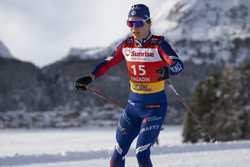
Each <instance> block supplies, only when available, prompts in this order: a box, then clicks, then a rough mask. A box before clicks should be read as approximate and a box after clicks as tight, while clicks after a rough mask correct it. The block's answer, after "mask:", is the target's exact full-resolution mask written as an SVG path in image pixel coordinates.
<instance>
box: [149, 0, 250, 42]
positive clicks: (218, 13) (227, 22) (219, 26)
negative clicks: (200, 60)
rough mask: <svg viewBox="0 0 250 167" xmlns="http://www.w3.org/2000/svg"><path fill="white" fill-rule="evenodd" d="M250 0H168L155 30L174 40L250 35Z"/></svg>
mask: <svg viewBox="0 0 250 167" xmlns="http://www.w3.org/2000/svg"><path fill="white" fill-rule="evenodd" d="M249 8H250V3H249V0H232V1H230V3H229V2H228V1H227V0H221V1H218V0H204V1H199V0H192V1H190V0H175V1H170V0H167V1H166V2H165V3H164V4H162V5H161V8H160V10H159V13H158V14H157V15H156V17H155V20H154V24H153V30H154V32H160V33H161V34H164V35H165V34H167V36H168V37H169V38H171V39H172V40H177V39H189V40H190V39H192V40H216V39H218V38H225V39H228V38H229V37H230V36H235V35H237V36H249V35H250V32H249V28H250V24H249V23H250V14H249V12H248V11H249Z"/></svg>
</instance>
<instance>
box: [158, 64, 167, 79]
mask: <svg viewBox="0 0 250 167" xmlns="http://www.w3.org/2000/svg"><path fill="white" fill-rule="evenodd" d="M168 70H169V68H168V67H167V66H164V67H161V68H160V69H158V70H156V72H157V73H158V74H159V79H158V80H159V81H161V80H165V79H168V78H169V71H168Z"/></svg>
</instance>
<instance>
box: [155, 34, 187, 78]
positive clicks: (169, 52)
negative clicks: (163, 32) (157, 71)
mask: <svg viewBox="0 0 250 167" xmlns="http://www.w3.org/2000/svg"><path fill="white" fill-rule="evenodd" d="M160 55H161V56H162V59H163V60H165V61H166V62H167V63H168V64H169V73H170V75H177V74H179V73H180V72H181V71H182V70H183V69H184V64H183V62H182V61H181V60H180V58H179V56H178V55H177V54H176V52H175V51H174V50H173V49H172V47H171V46H170V45H169V43H168V42H167V41H166V40H165V39H164V38H163V39H162V40H161V41H160Z"/></svg>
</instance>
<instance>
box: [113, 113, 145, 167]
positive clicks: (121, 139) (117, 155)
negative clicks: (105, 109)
mask: <svg viewBox="0 0 250 167" xmlns="http://www.w3.org/2000/svg"><path fill="white" fill-rule="evenodd" d="M141 121H142V119H141V118H139V117H136V116H135V115H131V114H129V113H128V112H127V111H125V112H123V114H122V116H121V118H120V120H119V123H118V127H117V130H116V141H117V143H116V145H115V150H114V152H113V155H112V158H111V161H110V167H124V166H125V155H126V154H127V152H128V150H129V147H130V145H131V143H132V142H133V140H134V139H135V137H136V136H137V135H138V133H139V131H140V125H141Z"/></svg>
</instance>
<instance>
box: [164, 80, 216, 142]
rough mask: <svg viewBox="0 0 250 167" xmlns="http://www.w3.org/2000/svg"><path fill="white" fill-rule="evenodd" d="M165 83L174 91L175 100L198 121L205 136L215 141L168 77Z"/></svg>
mask: <svg viewBox="0 0 250 167" xmlns="http://www.w3.org/2000/svg"><path fill="white" fill-rule="evenodd" d="M167 83H168V86H169V88H170V89H171V90H172V91H173V92H174V94H175V96H176V97H177V100H178V101H179V102H180V103H181V104H182V105H183V106H184V107H185V109H186V110H187V112H189V113H190V114H191V116H192V117H193V119H194V120H195V121H196V123H198V125H199V126H200V128H201V130H202V131H203V132H204V133H205V134H206V135H207V137H208V138H209V141H210V142H213V143H214V142H215V141H216V139H215V138H212V137H211V136H210V134H209V131H208V129H207V128H205V126H203V124H202V122H201V121H200V120H199V118H198V117H197V116H196V114H194V112H193V111H192V110H191V108H190V107H189V106H188V104H187V103H186V102H185V100H184V98H183V97H182V96H181V95H180V94H179V93H178V92H177V90H176V89H175V87H174V85H173V84H172V82H171V81H170V80H169V79H168V80H167Z"/></svg>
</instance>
